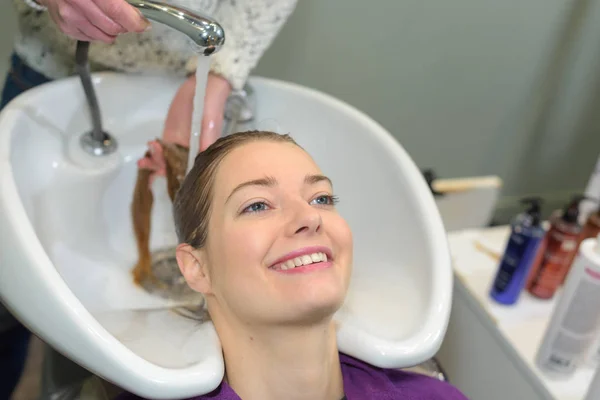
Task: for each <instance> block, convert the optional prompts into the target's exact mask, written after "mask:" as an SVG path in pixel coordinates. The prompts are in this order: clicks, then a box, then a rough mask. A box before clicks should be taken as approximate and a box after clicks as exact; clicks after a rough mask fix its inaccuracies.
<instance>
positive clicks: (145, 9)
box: [126, 0, 225, 56]
mask: <svg viewBox="0 0 600 400" xmlns="http://www.w3.org/2000/svg"><path fill="white" fill-rule="evenodd" d="M126 1H127V2H128V3H129V4H131V5H132V6H134V7H136V8H137V9H138V10H140V12H141V13H142V15H143V16H144V17H146V18H148V19H150V20H153V21H156V22H160V23H162V24H165V25H167V26H170V27H171V28H173V29H175V30H178V31H179V32H181V33H184V34H186V35H187V36H189V37H190V38H191V39H192V40H193V41H194V43H196V45H198V46H199V47H200V49H201V52H202V54H204V55H205V56H209V55H211V54H212V53H214V52H215V51H218V50H219V49H220V48H221V46H223V43H224V42H225V32H224V31H223V28H222V27H221V25H219V24H218V23H217V21H215V20H214V19H212V18H210V17H207V16H203V15H200V14H198V13H195V12H192V11H190V10H188V9H186V8H183V7H179V6H174V5H171V4H167V3H161V2H158V1H153V0H126Z"/></svg>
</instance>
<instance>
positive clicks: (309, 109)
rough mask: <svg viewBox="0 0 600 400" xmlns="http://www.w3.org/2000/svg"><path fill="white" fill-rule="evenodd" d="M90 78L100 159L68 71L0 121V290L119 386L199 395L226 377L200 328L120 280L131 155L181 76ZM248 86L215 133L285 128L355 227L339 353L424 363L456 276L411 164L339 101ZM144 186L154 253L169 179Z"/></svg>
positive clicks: (47, 336)
mask: <svg viewBox="0 0 600 400" xmlns="http://www.w3.org/2000/svg"><path fill="white" fill-rule="evenodd" d="M92 83H93V87H94V90H95V91H96V94H97V99H98V103H99V106H100V108H101V109H102V117H103V121H104V124H105V128H106V130H107V131H109V132H110V133H111V135H112V137H113V138H114V139H116V140H115V142H114V143H116V144H117V145H116V146H115V151H114V152H113V153H112V154H110V155H108V156H107V157H104V158H103V157H97V156H94V155H93V154H90V153H88V152H86V151H85V149H83V148H82V147H80V144H81V140H80V139H81V134H82V132H85V131H86V130H89V127H90V118H89V114H88V109H87V106H86V99H85V97H84V95H83V93H82V90H81V85H80V81H79V80H78V79H77V78H76V77H74V78H69V79H64V80H61V81H56V82H52V83H48V84H46V85H43V86H41V87H39V88H36V89H32V90H31V91H28V92H26V93H24V94H22V95H21V96H19V97H18V98H16V99H15V100H13V101H12V102H11V103H10V104H9V105H8V106H7V107H6V108H5V109H4V110H3V111H2V112H1V113H0V151H1V152H0V233H1V237H2V240H1V241H0V296H1V297H2V300H3V302H4V303H5V304H6V305H7V306H8V307H9V308H10V309H11V311H12V312H13V313H14V314H15V315H16V316H17V317H18V318H19V319H20V320H21V321H22V322H23V323H24V324H25V325H26V326H27V327H28V328H29V329H31V330H32V331H33V332H34V333H35V334H36V335H38V336H39V337H41V338H42V339H43V340H44V341H46V342H47V343H48V344H50V345H51V346H52V347H54V348H55V349H57V350H58V351H60V352H61V353H63V354H64V355H66V356H67V357H69V358H70V359H72V360H74V361H75V362H77V363H78V364H80V365H82V366H83V367H85V368H86V369H88V370H89V371H91V372H93V373H94V374H96V375H98V376H99V377H102V378H104V379H106V380H107V381H110V382H113V383H114V384H116V385H117V386H119V387H121V388H123V389H125V390H128V391H131V392H134V393H136V394H139V395H140V396H145V397H152V398H161V399H169V398H185V397H190V396H192V395H198V394H201V393H206V392H209V391H211V390H212V389H213V388H214V387H216V386H217V385H218V384H219V383H220V381H221V378H222V376H223V370H224V365H223V359H222V356H221V353H220V345H219V341H218V337H217V336H216V333H215V331H214V328H213V326H212V324H211V323H210V322H204V323H198V321H195V320H193V319H189V318H186V317H184V316H181V315H180V314H178V313H176V312H173V310H174V309H176V308H177V307H178V305H179V304H177V301H173V300H169V299H163V298H159V297H157V296H153V295H151V294H148V293H146V292H144V291H143V290H142V289H140V288H139V287H136V286H135V285H134V284H133V282H132V280H131V276H130V270H131V268H132V266H133V264H134V263H135V258H136V249H135V241H134V238H133V233H132V228H131V221H130V218H129V205H130V201H131V193H132V190H133V186H134V182H135V175H136V160H137V159H138V158H139V157H140V156H141V155H142V154H143V152H144V151H145V148H146V143H147V141H148V140H151V139H153V138H155V137H158V136H160V134H161V128H162V124H163V122H164V117H165V114H166V110H167V109H168V105H169V103H170V100H171V99H172V97H173V95H174V94H175V91H176V90H177V88H178V86H179V85H180V84H181V81H180V80H178V79H175V78H168V77H164V76H157V75H148V76H139V75H137V76H129V75H125V74H117V73H101V74H96V75H94V77H93V80H92ZM249 85H250V87H251V88H252V90H253V91H254V94H253V96H254V97H255V114H254V115H253V116H252V118H250V119H247V120H243V121H241V120H240V121H234V124H235V127H233V128H227V129H231V130H234V129H239V128H240V127H241V126H244V128H245V129H270V130H275V131H278V132H280V133H288V132H289V133H291V134H292V135H293V136H294V138H295V139H296V140H297V142H298V143H299V144H300V145H301V146H302V147H304V148H305V149H306V150H307V151H308V152H309V153H310V154H311V155H312V156H313V157H314V158H315V160H316V161H317V163H318V164H319V165H320V167H321V168H322V169H323V171H324V173H325V174H327V175H328V176H330V177H331V178H332V179H333V181H334V182H335V187H336V193H337V194H338V195H339V196H340V198H341V199H342V201H341V202H340V205H339V211H340V213H341V214H342V215H343V216H344V217H345V218H346V220H347V221H348V223H349V225H350V227H351V229H352V231H353V234H354V241H355V253H354V272H353V276H352V282H351V287H350V290H349V295H348V298H347V301H346V304H345V305H344V307H343V308H342V309H341V310H340V311H339V312H338V314H337V315H336V320H337V321H338V323H339V324H338V326H339V328H338V343H339V349H340V351H342V352H344V353H347V354H349V355H351V356H354V357H356V358H359V359H362V360H364V361H366V362H368V363H371V364H373V365H375V366H379V367H385V368H406V367H412V366H415V365H418V364H420V363H422V362H424V361H426V360H430V359H431V358H432V357H433V356H434V355H435V353H436V352H437V350H438V349H439V347H440V345H441V342H442V339H443V337H444V334H445V331H446V326H447V323H448V318H449V312H450V306H451V295H452V272H451V261H450V254H449V249H448V246H447V242H446V235H445V231H444V226H443V223H442V220H441V218H440V214H439V212H438V210H437V208H436V204H435V201H434V199H433V196H432V194H431V192H430V190H429V188H428V186H427V184H426V182H425V180H424V179H423V178H422V176H421V174H420V172H419V170H418V168H417V167H416V166H415V164H414V162H413V161H412V159H411V158H410V156H409V155H408V154H407V153H406V152H405V150H404V149H403V148H402V146H401V145H400V144H399V143H398V142H397V141H396V140H395V139H394V138H393V137H392V136H391V135H390V133H389V132H388V131H386V130H385V129H384V128H382V127H381V126H380V125H379V124H377V123H376V122H375V121H373V120H372V119H371V118H369V117H368V116H366V115H365V114H364V113H362V112H360V111H359V110H357V109H355V108H353V107H351V106H349V105H348V104H346V103H344V102H342V101H340V100H338V99H335V98H333V97H331V96H329V95H326V94H324V93H321V92H319V91H316V90H312V89H308V88H305V87H302V86H298V85H295V84H292V83H288V82H282V81H277V80H272V79H265V78H259V77H253V78H251V79H250V80H249ZM57 98H60V99H61V102H56V99H57ZM241 123H243V125H241ZM227 126H230V127H231V125H227ZM153 190H154V193H155V206H154V209H153V215H152V218H153V220H152V221H153V226H152V237H151V249H152V250H160V249H162V248H165V247H169V246H174V245H175V244H176V237H175V233H174V227H173V223H172V219H171V214H170V209H171V208H170V205H171V204H170V200H169V198H168V195H167V192H166V184H165V181H164V180H160V179H159V180H157V181H156V182H155V183H154V187H153Z"/></svg>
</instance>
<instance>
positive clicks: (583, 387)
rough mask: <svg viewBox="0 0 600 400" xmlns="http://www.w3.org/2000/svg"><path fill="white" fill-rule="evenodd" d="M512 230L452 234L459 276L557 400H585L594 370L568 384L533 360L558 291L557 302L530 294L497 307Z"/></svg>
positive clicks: (586, 370) (583, 370)
mask: <svg viewBox="0 0 600 400" xmlns="http://www.w3.org/2000/svg"><path fill="white" fill-rule="evenodd" d="M509 233H510V231H509V228H508V227H507V226H502V227H495V228H488V229H479V230H465V231H459V232H452V233H450V234H449V235H448V240H449V244H450V251H451V253H452V258H453V264H454V272H455V276H456V278H457V279H458V280H460V282H461V283H462V285H463V286H464V287H465V289H466V290H467V291H468V292H469V294H470V295H471V296H472V297H473V298H474V300H476V302H477V303H478V304H479V306H480V307H481V308H482V309H483V310H484V311H485V312H486V313H487V314H488V315H489V317H490V318H491V319H492V320H493V321H494V322H495V326H496V328H497V329H498V331H499V333H500V334H501V336H502V337H503V338H504V339H505V340H506V341H507V344H508V345H510V346H511V347H513V348H514V349H515V353H516V354H518V356H519V357H520V358H521V359H522V361H523V362H524V364H525V365H526V366H527V367H528V368H529V369H530V370H531V371H532V372H533V374H532V376H535V377H536V378H537V379H538V380H539V383H540V384H541V385H542V386H543V387H545V388H546V390H547V391H548V392H549V393H550V394H551V395H552V396H553V397H554V399H556V400H583V398H584V396H585V393H586V391H587V389H588V387H589V385H590V382H591V380H592V377H593V374H594V369H593V368H591V367H589V366H584V367H581V368H580V369H579V370H577V372H576V373H575V374H574V375H573V376H572V377H570V378H568V379H556V378H550V377H548V376H546V375H544V374H543V373H542V372H541V371H540V370H539V369H538V368H537V367H536V366H535V364H534V357H535V354H536V352H537V349H538V346H539V344H540V343H541V340H542V337H543V335H544V332H545V330H546V326H547V324H548V322H549V320H550V317H551V315H552V311H553V309H554V306H555V304H556V301H557V300H558V298H559V297H560V294H561V293H560V292H558V293H557V294H556V295H555V296H554V298H553V299H552V300H540V299H537V298H535V297H533V296H531V295H529V293H527V292H526V291H523V292H522V293H521V297H520V298H519V301H518V302H517V303H516V304H515V305H512V306H505V305H501V304H498V303H496V302H494V301H493V300H492V299H491V298H490V297H489V288H490V285H491V283H492V281H493V279H494V277H495V275H496V271H497V268H498V264H499V259H500V255H501V254H502V252H503V251H504V246H505V244H506V241H507V239H508V235H509Z"/></svg>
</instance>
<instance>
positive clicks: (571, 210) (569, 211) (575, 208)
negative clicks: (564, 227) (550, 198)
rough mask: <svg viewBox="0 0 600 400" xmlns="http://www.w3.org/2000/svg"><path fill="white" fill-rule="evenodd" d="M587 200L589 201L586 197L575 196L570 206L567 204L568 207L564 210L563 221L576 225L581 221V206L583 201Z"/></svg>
mask: <svg viewBox="0 0 600 400" xmlns="http://www.w3.org/2000/svg"><path fill="white" fill-rule="evenodd" d="M586 199H587V197H586V196H582V195H579V194H578V195H575V196H573V198H572V199H571V202H570V203H569V204H567V206H566V207H565V208H564V210H563V216H562V219H563V221H565V222H569V223H576V222H577V220H578V219H579V204H580V203H581V202H582V201H583V200H586Z"/></svg>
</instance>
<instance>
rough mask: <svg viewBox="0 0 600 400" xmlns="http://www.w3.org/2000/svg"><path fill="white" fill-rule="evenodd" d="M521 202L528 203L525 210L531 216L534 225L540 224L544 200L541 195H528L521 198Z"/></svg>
mask: <svg viewBox="0 0 600 400" xmlns="http://www.w3.org/2000/svg"><path fill="white" fill-rule="evenodd" d="M521 203H522V204H525V205H527V206H528V207H527V209H526V210H525V212H526V213H527V214H529V215H530V216H531V223H532V225H539V224H540V222H541V219H542V217H541V213H542V207H541V204H542V203H543V200H542V199H541V198H540V197H526V198H524V199H521Z"/></svg>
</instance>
